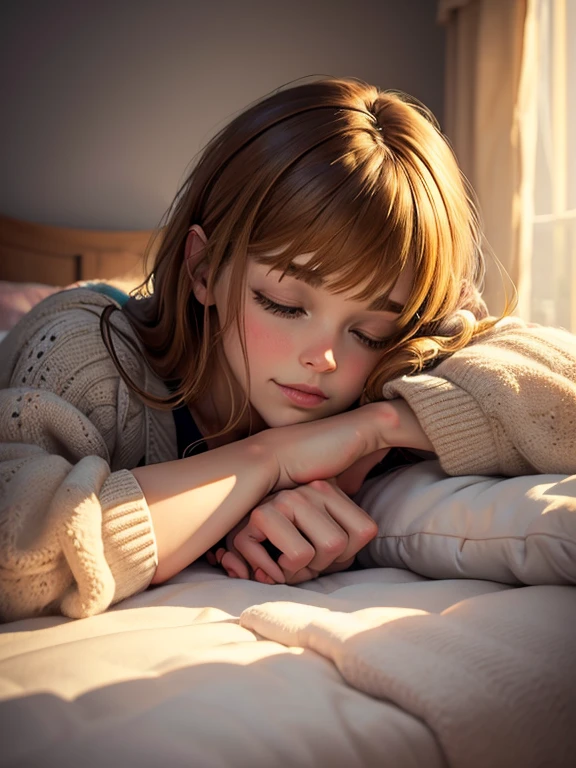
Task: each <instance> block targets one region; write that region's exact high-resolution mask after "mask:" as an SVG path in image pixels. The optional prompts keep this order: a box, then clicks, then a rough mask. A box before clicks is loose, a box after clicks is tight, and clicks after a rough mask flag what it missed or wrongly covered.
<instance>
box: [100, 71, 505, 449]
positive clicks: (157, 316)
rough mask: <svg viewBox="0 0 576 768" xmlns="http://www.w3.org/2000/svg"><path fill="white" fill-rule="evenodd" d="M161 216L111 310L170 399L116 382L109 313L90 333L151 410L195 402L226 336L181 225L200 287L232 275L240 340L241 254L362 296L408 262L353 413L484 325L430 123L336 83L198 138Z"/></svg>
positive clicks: (297, 91)
mask: <svg viewBox="0 0 576 768" xmlns="http://www.w3.org/2000/svg"><path fill="white" fill-rule="evenodd" d="M166 219H167V221H166V223H165V226H164V227H163V228H161V229H159V230H158V234H159V235H161V243H160V246H159V248H158V252H157V256H156V261H155V264H154V267H153V269H152V270H151V272H150V273H149V276H148V278H147V281H146V283H144V284H143V285H142V286H141V291H140V297H139V298H136V297H134V298H132V299H130V301H129V302H128V303H127V304H126V305H125V307H124V310H123V311H124V312H125V314H126V315H127V316H128V318H129V320H130V322H131V324H132V326H133V327H134V329H135V331H136V333H137V335H138V337H139V338H140V340H141V342H142V344H143V346H144V349H145V351H146V355H147V358H148V361H149V362H150V364H151V365H152V367H153V369H154V370H155V371H156V373H157V374H158V375H159V376H160V377H162V378H164V379H170V378H172V377H178V378H179V380H180V385H179V387H178V389H177V390H176V391H175V393H174V397H172V398H170V399H164V400H163V399H161V398H157V397H154V396H152V395H150V394H148V393H146V392H144V391H143V390H141V389H140V388H139V387H138V386H137V385H136V383H135V382H133V381H131V380H130V379H129V378H128V376H127V374H126V373H125V371H123V369H122V366H121V365H120V362H119V360H118V358H117V356H116V355H115V353H114V350H113V346H112V344H111V339H110V328H109V325H108V323H109V315H107V316H106V317H104V318H103V323H102V327H103V332H104V333H103V335H104V339H105V342H106V344H107V347H108V349H109V351H110V353H111V354H112V356H113V358H114V360H115V362H116V365H117V366H118V367H119V370H120V373H121V374H122V376H123V378H124V379H125V380H126V381H127V382H128V383H129V385H130V386H131V387H132V389H133V390H134V391H136V392H138V394H139V395H140V396H141V397H142V398H143V399H144V400H145V401H146V402H147V403H148V404H150V405H153V406H156V407H162V408H167V407H173V405H174V404H175V402H179V403H181V402H187V403H192V402H194V401H195V400H197V399H198V398H199V397H200V396H201V395H202V394H203V393H204V392H205V391H206V389H207V386H208V384H209V381H210V372H211V364H212V360H213V356H214V351H215V349H216V347H217V345H218V343H219V340H220V339H221V337H222V335H223V334H224V333H225V331H226V330H227V328H217V327H216V319H215V317H214V314H213V310H212V309H210V308H204V307H203V306H201V305H200V304H199V303H198V302H197V300H196V299H195V297H194V294H193V293H192V284H191V281H190V279H189V277H188V274H187V270H186V265H185V259H184V248H185V242H186V237H187V234H188V230H189V228H190V226H191V225H192V224H200V225H201V226H202V228H203V229H204V232H205V233H206V235H207V238H208V242H207V246H206V251H205V263H206V264H207V265H208V277H207V279H208V289H209V290H210V288H211V287H213V286H214V284H215V282H216V280H217V279H218V277H219V276H220V274H221V271H222V269H223V267H224V266H225V265H227V264H230V268H231V280H230V286H231V287H230V296H229V306H230V308H231V312H230V313H229V318H230V319H229V322H233V321H234V320H235V321H236V323H237V326H238V329H239V331H241V317H242V296H243V291H244V277H245V271H246V262H247V258H248V256H249V255H250V256H252V257H254V258H256V259H257V260H258V261H261V262H265V263H268V264H269V265H270V266H271V267H272V268H275V269H280V270H282V271H284V270H286V269H287V267H288V265H289V264H290V262H291V261H292V259H293V258H294V257H295V256H297V255H299V254H302V253H310V252H313V253H314V255H313V257H312V258H311V259H310V261H309V262H308V263H307V265H306V267H307V268H309V269H314V270H315V274H316V275H318V276H319V277H320V278H323V279H325V280H326V281H327V283H328V286H329V288H330V290H334V291H345V290H353V289H355V288H356V287H358V286H360V285H364V286H368V287H365V289H364V290H363V291H362V292H358V293H357V298H358V299H360V300H364V299H368V298H371V297H373V296H375V295H386V294H389V293H390V291H391V290H392V288H393V287H394V284H395V281H396V280H397V278H398V276H399V274H400V273H401V272H402V270H403V269H404V268H405V267H406V266H407V265H408V264H410V266H411V267H412V269H413V273H414V279H413V284H412V288H411V291H410V296H409V298H408V301H407V302H406V305H405V308H404V311H403V312H402V314H401V316H400V318H399V320H398V332H397V334H396V335H395V336H394V337H393V338H392V339H391V340H390V348H389V350H388V351H387V353H386V354H385V355H384V357H383V359H382V360H381V362H380V363H379V364H378V366H377V367H376V368H375V370H374V371H373V373H372V374H371V375H370V377H369V378H368V381H367V382H366V387H365V391H364V394H363V397H362V401H361V402H362V403H364V402H369V401H371V400H377V399H379V397H380V396H381V394H380V393H381V390H382V385H383V383H384V382H386V381H388V380H390V379H392V378H395V377H397V376H400V375H403V374H412V373H416V372H419V371H421V370H422V369H423V368H424V367H425V366H428V365H430V364H432V363H434V362H435V361H437V360H439V359H440V358H442V357H444V356H446V355H448V354H451V353H453V352H455V351H457V350H459V349H461V348H463V347H465V346H466V345H467V344H469V343H470V341H471V340H472V339H473V338H474V337H475V336H476V335H477V334H479V333H481V332H482V331H484V330H486V329H487V328H488V327H491V325H493V324H494V322H495V321H496V320H495V319H494V318H488V317H487V310H486V307H485V305H484V303H483V301H482V299H481V298H480V293H479V290H478V289H479V286H480V284H481V281H482V278H483V274H484V261H483V257H482V252H481V247H480V245H481V232H480V226H479V221H478V215H477V211H476V206H475V204H474V202H473V195H472V192H471V190H470V188H469V185H468V183H467V181H466V179H465V178H464V177H463V175H462V173H461V172H460V170H459V168H458V165H457V162H456V159H455V157H454V154H453V152H452V150H451V148H450V146H449V144H448V142H447V141H446V139H445V138H444V136H443V135H442V134H441V132H440V130H439V127H438V124H437V122H436V120H435V119H434V117H433V116H432V114H431V113H430V112H429V111H428V110H427V109H426V107H424V106H423V105H422V104H420V103H419V102H417V101H416V100H415V99H412V98H410V97H408V96H406V95H405V94H401V93H398V92H392V91H379V90H378V89H377V88H376V87H374V86H371V85H368V84H366V83H364V82H362V81H359V80H355V79H336V78H323V79H321V80H316V81H312V82H306V83H304V84H300V85H296V86H291V87H288V88H284V89H280V90H278V91H276V92H274V93H272V94H271V95H269V96H268V97H266V98H265V99H263V100H261V101H258V102H256V103H255V104H253V105H251V106H250V107H249V108H247V109H246V110H245V111H244V112H242V113H241V114H240V115H239V116H237V117H236V118H235V119H234V120H232V122H230V123H229V124H228V125H227V126H226V127H225V128H223V129H222V130H221V131H220V132H219V133H218V134H217V135H216V136H215V137H214V138H213V139H212V140H211V141H210V142H209V144H208V145H207V147H206V148H205V150H204V151H203V152H202V154H201V155H200V157H199V159H198V161H197V163H196V165H195V167H194V168H193V170H192V171H191V173H190V175H189V176H188V178H187V179H186V181H185V182H184V184H183V186H182V188H181V189H180V191H179V192H178V195H177V197H176V200H175V201H174V203H173V205H172V208H171V209H170V210H169V211H168V212H167V214H166ZM273 251H274V252H276V253H277V254H279V255H275V256H273V257H272V256H270V255H269V254H270V253H271V252H273ZM507 311H508V310H507ZM240 339H241V340H242V341H243V333H242V332H240ZM243 348H244V358H245V360H246V365H247V358H246V350H245V347H243ZM247 406H248V399H247V397H246V399H245V401H244V403H243V404H241V405H240V406H239V408H236V405H235V404H234V407H233V414H232V417H231V419H230V421H229V423H228V424H227V425H226V427H225V428H224V429H223V430H222V432H220V433H218V434H222V433H224V432H226V431H228V430H229V429H232V428H233V427H234V426H235V425H236V424H238V422H239V421H240V419H241V418H242V415H243V414H244V412H245V409H246V408H247Z"/></svg>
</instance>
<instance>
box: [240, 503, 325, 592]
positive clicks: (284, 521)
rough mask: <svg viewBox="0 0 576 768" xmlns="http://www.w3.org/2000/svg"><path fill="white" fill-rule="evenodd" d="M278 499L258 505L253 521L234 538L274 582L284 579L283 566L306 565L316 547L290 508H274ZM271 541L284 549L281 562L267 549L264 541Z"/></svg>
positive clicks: (253, 564)
mask: <svg viewBox="0 0 576 768" xmlns="http://www.w3.org/2000/svg"><path fill="white" fill-rule="evenodd" d="M275 503H276V500H273V501H270V502H268V503H266V504H263V505H260V506H259V507H257V508H256V509H255V510H254V511H253V512H252V515H251V518H250V523H249V524H248V525H247V526H246V528H244V529H243V530H242V531H240V533H239V534H238V535H237V537H236V538H235V540H234V545H235V547H236V549H237V550H238V552H240V554H241V555H242V557H244V558H245V560H246V561H247V562H248V563H249V564H250V565H251V567H252V569H253V570H254V571H255V570H256V569H257V568H262V570H263V571H264V572H265V573H267V574H268V576H270V577H271V578H272V579H274V581H275V582H277V583H281V584H283V583H284V582H285V577H284V570H286V571H287V572H290V573H292V572H296V571H298V570H300V568H303V567H305V566H306V565H308V563H309V562H310V561H311V560H312V558H313V557H314V554H315V553H314V549H313V547H312V546H311V544H310V542H309V541H307V540H306V539H305V538H304V536H302V534H301V533H300V531H299V530H298V529H297V528H296V526H295V525H294V523H293V521H292V520H290V517H291V515H292V513H291V510H290V509H288V508H287V509H286V510H285V514H281V513H280V512H279V511H278V510H277V509H276V508H275ZM266 539H267V540H268V541H270V542H271V543H272V544H273V545H274V546H275V547H276V548H277V549H278V550H280V551H281V552H282V554H281V555H280V557H279V558H278V563H276V562H274V560H273V559H272V558H271V557H270V555H269V554H268V552H266V550H265V548H264V546H263V545H262V542H264V541H265V540H266Z"/></svg>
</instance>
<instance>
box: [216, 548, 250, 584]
mask: <svg viewBox="0 0 576 768" xmlns="http://www.w3.org/2000/svg"><path fill="white" fill-rule="evenodd" d="M220 564H221V565H222V568H224V570H225V571H226V573H227V574H228V576H230V577H231V578H236V579H249V578H250V568H249V567H248V565H247V564H246V561H245V560H244V559H243V558H241V557H240V556H239V555H237V554H236V553H235V552H225V553H224V556H223V558H222V561H221V563H220Z"/></svg>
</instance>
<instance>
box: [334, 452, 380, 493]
mask: <svg viewBox="0 0 576 768" xmlns="http://www.w3.org/2000/svg"><path fill="white" fill-rule="evenodd" d="M389 450H390V448H382V449H381V450H379V451H374V453H369V454H368V455H367V456H363V457H362V458H361V459H358V461H355V462H354V464H352V465H351V466H349V467H348V469H345V470H344V472H341V473H340V474H339V475H338V476H337V477H336V483H337V485H338V487H339V488H340V490H342V491H344V493H345V494H346V495H347V496H354V494H355V493H358V491H359V490H360V488H361V486H362V483H363V482H364V480H365V479H366V475H367V474H368V472H370V470H371V469H372V468H373V467H375V466H376V464H378V462H379V461H382V459H383V458H384V456H386V454H387V453H388V451H389Z"/></svg>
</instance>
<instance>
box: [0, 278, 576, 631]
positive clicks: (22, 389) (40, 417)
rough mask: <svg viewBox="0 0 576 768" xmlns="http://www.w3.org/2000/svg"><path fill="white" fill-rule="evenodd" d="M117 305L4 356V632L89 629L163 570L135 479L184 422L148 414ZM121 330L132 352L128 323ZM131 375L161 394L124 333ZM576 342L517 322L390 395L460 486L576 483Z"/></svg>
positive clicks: (20, 343) (59, 326)
mask: <svg viewBox="0 0 576 768" xmlns="http://www.w3.org/2000/svg"><path fill="white" fill-rule="evenodd" d="M111 303H112V304H113V303H114V301H113V300H112V299H111V298H109V297H107V296H104V295H100V294H97V293H95V292H93V291H90V290H86V289H76V290H71V291H64V292H62V293H58V294H55V295H53V296H50V297H49V298H47V299H45V300H44V301H43V302H42V303H41V304H39V305H37V306H36V307H35V308H34V309H33V310H32V311H31V312H29V313H28V314H27V315H26V316H25V317H24V318H23V319H22V320H21V321H20V323H19V324H18V325H17V326H16V327H15V328H14V329H13V330H12V331H11V332H10V334H9V335H8V336H7V338H6V339H5V340H4V341H3V342H2V344H1V345H0V618H2V619H3V620H13V619H19V618H24V617H27V616H36V615H42V614H49V613H62V614H64V615H66V616H70V617H85V616H90V615H93V614H96V613H99V612H102V611H105V610H106V609H107V608H108V607H109V606H111V605H113V604H114V603H117V602H118V601H120V600H123V599H125V598H126V597H128V596H130V595H133V594H135V593H137V592H139V591H141V590H144V589H145V588H146V587H147V586H148V585H149V584H150V581H151V579H152V577H153V575H154V572H155V569H156V566H157V549H156V542H155V538H154V530H153V525H152V520H151V517H150V512H149V509H148V507H147V504H146V500H145V498H144V496H143V494H142V491H141V489H140V486H139V485H138V483H137V482H136V480H135V478H134V476H133V475H132V473H131V472H129V471H128V470H130V469H132V468H133V467H135V466H136V465H137V464H138V462H139V461H140V459H141V458H142V457H143V456H145V457H146V463H147V464H153V463H157V462H162V461H170V460H174V459H176V458H177V446H176V434H175V428H174V423H173V418H172V414H171V413H170V412H169V411H158V410H156V409H151V408H147V407H145V406H144V405H143V404H142V402H141V401H140V400H139V399H138V398H137V397H136V396H135V395H134V394H133V393H131V392H130V390H129V389H128V388H127V386H126V385H125V384H124V382H123V380H122V379H121V377H120V376H119V374H118V371H117V370H116V367H115V366H114V364H113V362H112V360H111V358H110V356H109V354H108V352H107V350H106V348H105V346H104V344H103V342H102V339H101V335H100V327H99V321H100V315H101V313H102V311H103V309H104V308H105V307H106V306H108V305H110V304H111ZM112 318H113V325H114V326H115V327H117V328H118V329H120V330H121V331H122V332H123V333H124V334H125V335H126V336H128V337H129V338H131V339H132V340H133V341H134V343H135V344H136V339H135V336H134V334H133V332H132V330H131V328H130V325H129V323H128V321H127V320H126V318H125V317H124V316H123V315H122V314H121V313H120V312H117V313H114V314H113V315H112ZM113 338H114V344H115V348H116V351H117V353H118V356H119V358H120V360H121V362H122V364H123V366H124V368H125V370H126V371H127V372H128V373H129V375H130V376H131V377H132V378H133V379H134V380H136V381H138V382H139V383H143V385H144V388H145V389H146V390H147V391H148V392H151V393H152V394H157V395H165V394H167V390H166V388H165V386H164V385H163V383H162V382H161V381H160V380H159V379H158V378H157V377H156V376H154V375H153V374H152V372H151V371H150V369H149V368H148V366H146V365H145V364H144V363H143V359H142V355H141V353H140V352H139V350H138V345H137V344H136V347H133V346H132V345H130V344H129V343H127V342H125V341H123V340H122V339H121V338H120V337H118V336H117V335H116V334H114V335H113ZM575 359H576V339H575V337H574V336H572V335H570V334H568V333H566V332H563V331H556V330H553V329H542V328H528V327H527V326H526V325H525V324H524V323H522V322H521V321H516V320H514V321H508V322H507V323H504V324H502V326H501V327H500V328H499V329H497V330H496V331H493V332H491V333H488V334H486V335H485V336H484V337H483V338H482V339H481V340H479V341H478V342H476V343H475V344H473V345H472V346H470V347H469V348H468V349H466V350H463V351H462V352H459V353H457V354H455V355H454V356H452V357H451V358H449V359H448V360H446V361H444V362H442V363H441V364H439V365H438V366H437V367H436V368H435V369H433V370H431V371H429V372H427V373H425V374H422V375H420V376H414V377H405V378H402V379H398V380H396V381H394V382H390V383H389V384H387V385H386V387H385V388H384V396H385V397H387V398H392V397H398V396H402V397H404V398H406V400H407V401H408V402H409V403H410V405H411V406H412V408H413V409H414V410H415V412H416V414H417V416H418V418H419V419H420V421H421V423H422V426H423V428H424V429H425V431H426V432H427V434H428V436H429V437H430V439H431V441H432V443H433V445H434V448H435V451H436V452H437V454H438V457H439V459H440V462H441V464H442V467H443V468H444V470H445V471H446V472H448V473H450V474H495V475H506V474H510V475H514V474H526V473H530V472H567V473H573V472H576V450H575V449H576V444H575V429H574V425H575V424H576V385H575V381H576V362H575Z"/></svg>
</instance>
